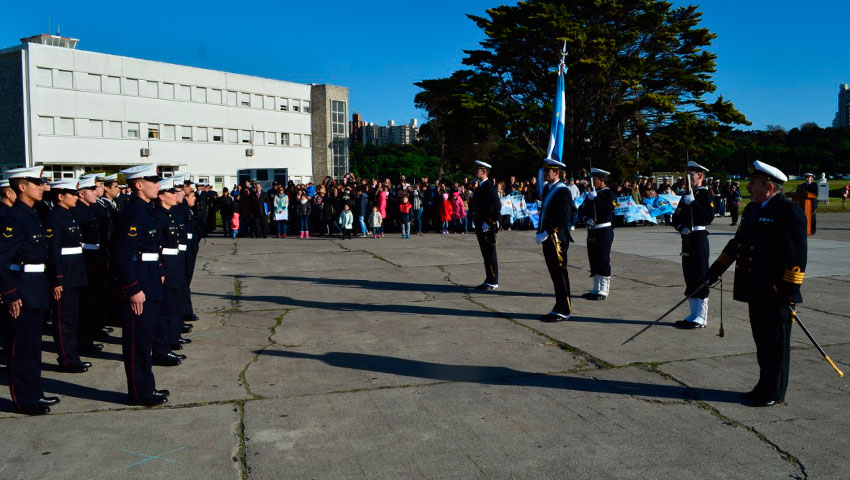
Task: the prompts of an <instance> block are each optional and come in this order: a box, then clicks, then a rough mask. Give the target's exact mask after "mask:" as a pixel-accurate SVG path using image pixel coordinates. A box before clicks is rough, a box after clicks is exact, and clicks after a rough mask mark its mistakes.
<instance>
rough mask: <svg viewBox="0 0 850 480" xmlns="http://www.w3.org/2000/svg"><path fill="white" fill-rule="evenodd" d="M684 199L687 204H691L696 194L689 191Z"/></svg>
mask: <svg viewBox="0 0 850 480" xmlns="http://www.w3.org/2000/svg"><path fill="white" fill-rule="evenodd" d="M682 201H683V202H685V205H690V204H691V202H693V201H694V196H693V195H692V194H690V193H689V194H687V195H685V196H684V197H682Z"/></svg>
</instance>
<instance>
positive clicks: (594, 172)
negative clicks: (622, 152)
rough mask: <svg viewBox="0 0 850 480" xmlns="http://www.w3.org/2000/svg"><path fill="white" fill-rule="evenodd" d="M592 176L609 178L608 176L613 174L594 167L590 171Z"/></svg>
mask: <svg viewBox="0 0 850 480" xmlns="http://www.w3.org/2000/svg"><path fill="white" fill-rule="evenodd" d="M590 174H591V175H595V176H597V177H607V176H608V175H611V172H609V171H607V170H602V169H601V168H595V167H594V168H591V169H590Z"/></svg>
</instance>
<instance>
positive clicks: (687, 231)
mask: <svg viewBox="0 0 850 480" xmlns="http://www.w3.org/2000/svg"><path fill="white" fill-rule="evenodd" d="M700 230H705V226H704V225H694V228H693V229H690V228H683V229H682V235H689V234H690V233H691V232H697V231H700Z"/></svg>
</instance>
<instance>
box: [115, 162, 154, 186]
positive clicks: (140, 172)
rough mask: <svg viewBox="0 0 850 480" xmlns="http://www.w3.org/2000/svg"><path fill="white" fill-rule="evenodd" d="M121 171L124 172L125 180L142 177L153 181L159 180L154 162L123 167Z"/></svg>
mask: <svg viewBox="0 0 850 480" xmlns="http://www.w3.org/2000/svg"><path fill="white" fill-rule="evenodd" d="M121 173H123V174H124V177H125V178H126V179H127V180H135V179H137V178H144V179H145V180H151V181H154V182H158V181H159V175H157V173H156V164H155V163H148V164H145V165H136V166H135V167H130V168H125V169H124V170H121Z"/></svg>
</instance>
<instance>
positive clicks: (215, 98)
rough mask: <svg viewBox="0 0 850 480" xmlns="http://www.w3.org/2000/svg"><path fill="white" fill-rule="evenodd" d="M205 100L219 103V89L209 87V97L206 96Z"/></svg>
mask: <svg viewBox="0 0 850 480" xmlns="http://www.w3.org/2000/svg"><path fill="white" fill-rule="evenodd" d="M207 101H208V102H209V103H214V104H216V105H221V90H217V89H215V88H213V89H211V90H210V95H209V97H207Z"/></svg>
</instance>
